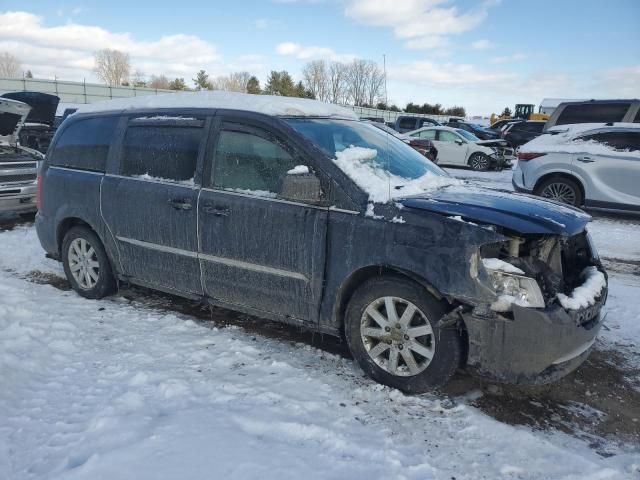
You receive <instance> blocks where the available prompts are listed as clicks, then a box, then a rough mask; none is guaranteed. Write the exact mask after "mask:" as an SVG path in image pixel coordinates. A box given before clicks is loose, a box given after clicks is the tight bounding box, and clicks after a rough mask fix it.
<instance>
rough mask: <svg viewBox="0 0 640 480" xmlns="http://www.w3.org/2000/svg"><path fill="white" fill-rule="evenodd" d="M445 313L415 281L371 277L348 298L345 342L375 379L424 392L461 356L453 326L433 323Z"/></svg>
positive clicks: (449, 371)
mask: <svg viewBox="0 0 640 480" xmlns="http://www.w3.org/2000/svg"><path fill="white" fill-rule="evenodd" d="M388 310H390V312H389V311H388ZM445 313H446V309H445V306H444V305H443V304H442V303H441V302H439V301H438V300H436V299H435V298H434V297H433V296H432V295H431V294H430V293H428V292H427V290H426V289H425V288H424V287H423V286H421V285H419V284H417V283H415V282H412V281H410V280H407V279H405V278H402V277H395V276H384V277H377V278H373V279H371V280H368V281H366V282H365V283H363V284H362V285H361V286H360V287H359V288H358V289H357V290H356V292H355V293H354V294H353V296H352V297H351V300H350V301H349V305H348V306H347V311H346V315H345V335H346V338H347V343H348V345H349V348H350V350H351V353H352V355H353V357H354V358H355V360H356V361H357V362H358V364H359V365H360V367H361V368H362V369H363V370H364V371H365V373H366V374H367V375H368V376H370V377H371V378H373V379H374V380H376V381H377V382H379V383H382V384H384V385H388V386H390V387H394V388H397V389H399V390H402V391H404V392H407V393H423V392H426V391H429V390H432V389H433V388H435V387H438V386H441V385H444V384H445V383H446V382H447V381H448V380H449V379H450V378H451V376H452V375H453V374H454V373H455V371H456V369H457V368H458V366H459V364H460V359H461V357H462V342H461V337H460V335H459V334H458V331H457V330H456V329H455V327H448V328H439V327H438V325H437V324H438V321H439V320H440V318H442V316H443V315H444V314H445Z"/></svg>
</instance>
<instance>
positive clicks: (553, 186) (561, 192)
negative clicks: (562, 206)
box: [540, 182, 577, 205]
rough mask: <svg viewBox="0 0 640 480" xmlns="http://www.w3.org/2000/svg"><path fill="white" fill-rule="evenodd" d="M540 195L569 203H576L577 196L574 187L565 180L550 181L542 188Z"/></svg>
mask: <svg viewBox="0 0 640 480" xmlns="http://www.w3.org/2000/svg"><path fill="white" fill-rule="evenodd" d="M540 195H541V196H542V197H544V198H549V199H551V200H556V201H558V202H562V203H568V204H569V205H575V203H576V196H577V195H576V191H575V190H574V189H573V187H572V186H571V185H567V184H566V183H564V182H557V183H550V184H549V185H547V186H546V187H545V188H544V190H542V192H541V194H540Z"/></svg>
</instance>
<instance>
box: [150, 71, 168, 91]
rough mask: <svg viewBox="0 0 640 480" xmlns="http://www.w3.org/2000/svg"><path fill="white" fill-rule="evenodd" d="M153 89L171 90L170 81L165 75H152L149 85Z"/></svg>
mask: <svg viewBox="0 0 640 480" xmlns="http://www.w3.org/2000/svg"><path fill="white" fill-rule="evenodd" d="M148 85H149V87H151V88H160V89H164V90H168V89H169V79H168V78H167V77H165V76H164V75H159V76H158V75H151V78H150V79H149V83H148Z"/></svg>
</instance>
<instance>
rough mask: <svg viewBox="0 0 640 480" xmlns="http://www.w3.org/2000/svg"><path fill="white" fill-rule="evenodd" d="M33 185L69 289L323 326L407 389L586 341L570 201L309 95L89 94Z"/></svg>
mask: <svg viewBox="0 0 640 480" xmlns="http://www.w3.org/2000/svg"><path fill="white" fill-rule="evenodd" d="M38 201H39V212H38V215H37V219H36V226H37V231H38V236H39V238H40V242H41V244H42V246H43V248H44V250H45V251H46V252H47V254H48V255H49V256H51V257H53V258H56V259H59V260H60V261H61V262H62V263H63V265H64V270H65V273H66V275H67V278H68V280H69V282H70V283H71V285H72V287H73V289H74V290H75V291H76V292H78V294H80V295H82V296H84V297H87V298H92V299H99V298H103V297H105V296H107V295H110V294H113V293H115V292H116V291H117V290H118V288H122V287H125V286H126V285H130V284H136V285H141V286H145V287H149V288H152V289H156V290H160V291H164V292H168V293H171V294H175V295H181V296H184V297H188V298H192V299H194V300H197V301H201V302H206V303H210V304H214V305H217V306H222V307H226V308H229V309H233V310H237V311H241V312H245V313H249V314H253V315H256V316H259V317H262V318H269V319H274V320H278V321H282V322H287V323H290V324H294V325H299V326H302V327H305V328H308V329H312V330H314V331H319V332H322V333H327V334H331V335H336V336H341V337H344V338H345V339H346V341H347V343H348V345H349V347H350V350H351V352H352V353H353V356H354V358H355V359H356V361H357V362H358V363H359V365H360V366H361V367H362V369H363V370H364V371H365V372H366V373H367V374H368V375H370V376H371V377H372V378H374V379H376V380H377V381H379V382H381V383H384V384H386V385H390V386H393V387H397V388H400V389H402V390H404V391H406V392H423V391H426V390H428V389H430V388H433V387H435V386H438V385H442V384H443V383H445V382H446V381H447V380H448V379H449V378H450V377H451V376H452V374H453V373H454V372H455V371H456V369H458V368H465V369H467V370H469V371H471V372H473V373H475V374H478V375H481V376H485V377H490V378H493V379H497V380H499V381H504V382H512V383H542V382H550V381H553V380H555V379H557V378H560V377H561V376H563V375H565V374H567V373H568V372H570V371H572V370H573V369H575V368H576V367H577V366H579V365H580V364H581V363H582V362H583V361H584V360H585V358H586V357H587V356H588V354H589V352H590V350H591V346H592V345H593V342H594V340H595V338H596V335H597V333H598V331H599V328H600V325H601V315H600V310H601V308H602V306H603V304H604V302H605V300H606V296H607V285H606V274H605V272H604V270H603V268H602V265H601V263H600V261H599V259H598V256H597V253H596V251H595V249H594V248H593V245H592V243H591V242H590V239H589V236H588V234H587V232H586V229H585V226H586V224H587V222H588V220H589V216H588V215H586V214H584V213H583V212H581V211H579V210H577V209H574V208H572V207H568V206H563V205H561V204H558V203H555V202H551V201H547V200H544V199H539V198H535V197H530V196H528V195H524V194H517V193H508V192H504V191H495V190H489V189H485V188H481V187H478V186H473V185H468V184H465V183H463V182H461V181H457V180H454V179H451V178H449V177H448V175H447V174H446V173H445V172H444V171H442V170H441V169H440V168H439V167H437V166H436V165H434V164H433V163H431V162H430V161H429V160H428V159H426V158H425V157H424V156H422V155H420V154H419V153H418V152H416V151H415V150H413V149H412V148H411V147H410V146H408V145H406V144H405V143H404V142H402V141H401V140H399V139H397V138H395V137H394V136H392V135H388V134H387V133H386V132H384V131H382V130H379V129H377V128H375V127H373V126H371V125H368V124H367V123H365V122H360V121H359V120H358V119H357V118H356V117H355V116H354V114H353V113H352V112H351V111H350V110H347V109H343V108H341V107H337V106H333V105H328V104H324V103H321V102H316V101H313V100H303V99H291V98H283V97H270V96H265V95H247V94H230V93H222V92H195V93H176V94H168V95H159V96H150V97H139V98H134V99H121V100H114V101H110V102H104V103H102V104H93V105H88V106H86V107H84V108H81V109H80V110H79V111H78V112H77V113H75V114H74V115H72V116H70V117H69V118H67V119H66V120H65V121H64V122H63V123H62V125H61V126H60V128H59V130H58V132H57V133H56V135H55V138H54V139H53V142H52V145H51V147H50V149H49V151H48V153H47V155H46V159H45V161H44V164H43V166H42V168H41V171H40V175H39V183H38ZM586 282H588V283H589V285H590V289H589V292H590V294H589V295H584V294H582V295H580V296H578V295H576V294H575V292H574V291H575V289H576V288H577V287H580V286H581V285H583V284H584V283H586ZM581 292H583V293H584V289H582V290H581Z"/></svg>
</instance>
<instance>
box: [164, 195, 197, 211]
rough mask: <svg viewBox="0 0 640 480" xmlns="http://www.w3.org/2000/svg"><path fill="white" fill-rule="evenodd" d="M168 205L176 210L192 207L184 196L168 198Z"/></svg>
mask: <svg viewBox="0 0 640 480" xmlns="http://www.w3.org/2000/svg"><path fill="white" fill-rule="evenodd" d="M169 205H170V206H171V207H173V208H175V209H176V210H191V209H192V208H193V205H191V202H190V201H189V200H185V199H184V198H170V199H169Z"/></svg>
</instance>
